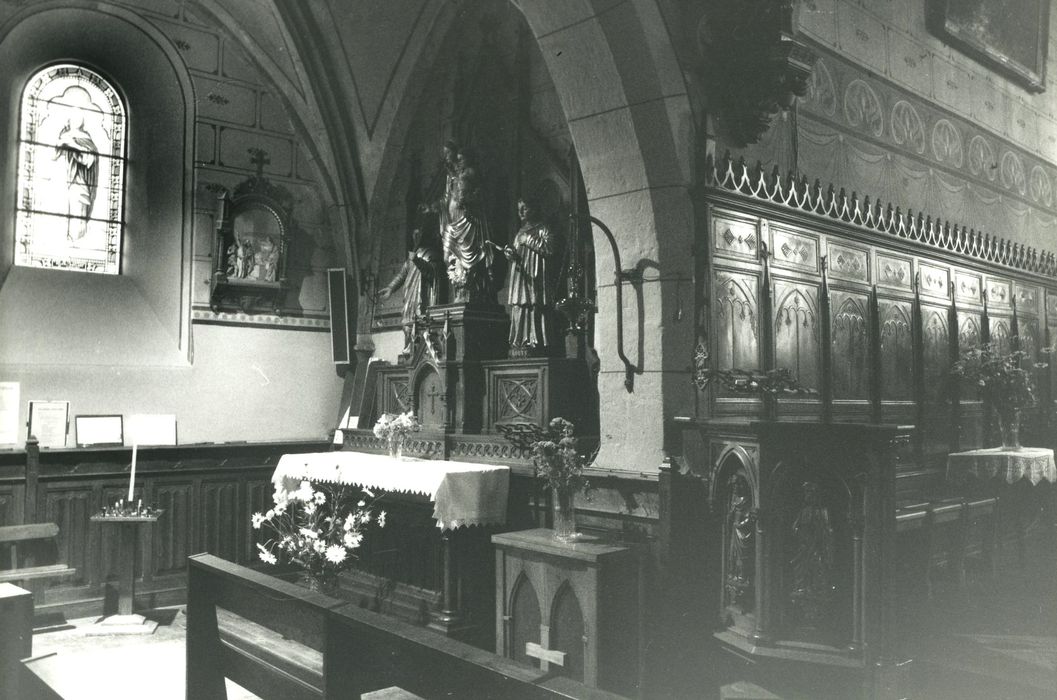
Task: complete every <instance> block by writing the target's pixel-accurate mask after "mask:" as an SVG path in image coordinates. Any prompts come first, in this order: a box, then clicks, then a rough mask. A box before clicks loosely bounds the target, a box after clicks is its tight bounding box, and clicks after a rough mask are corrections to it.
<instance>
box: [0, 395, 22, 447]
mask: <svg viewBox="0 0 1057 700" xmlns="http://www.w3.org/2000/svg"><path fill="white" fill-rule="evenodd" d="M20 388H21V386H20V385H19V383H18V382H0V445H17V444H18V407H19V403H18V395H19V391H20Z"/></svg>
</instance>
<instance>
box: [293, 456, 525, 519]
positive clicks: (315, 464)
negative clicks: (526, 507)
mask: <svg viewBox="0 0 1057 700" xmlns="http://www.w3.org/2000/svg"><path fill="white" fill-rule="evenodd" d="M306 478H307V479H311V480H314V481H326V482H330V483H341V484H350V485H355V486H366V487H367V488H370V489H376V490H379V491H386V492H390V493H413V494H421V495H424V496H427V497H429V500H430V501H432V502H433V518H434V519H435V520H436V521H437V526H438V527H440V528H441V529H442V530H453V529H455V528H457V527H464V526H469V525H503V524H505V523H506V504H507V492H508V491H509V489H510V467H501V466H495V465H492V464H474V463H471V462H451V461H447V460H434V459H409V458H403V459H395V458H393V457H389V456H388V455H379V454H368V453H366V452H352V451H338V452H308V453H304V454H285V455H283V456H282V457H280V458H279V464H277V465H276V467H275V472H274V473H273V474H272V483H274V484H275V485H276V487H279V486H282V487H283V488H285V489H286V490H287V491H295V490H297V488H298V486H299V485H300V483H301V480H302V479H306Z"/></svg>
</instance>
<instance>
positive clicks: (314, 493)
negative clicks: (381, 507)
mask: <svg viewBox="0 0 1057 700" xmlns="http://www.w3.org/2000/svg"><path fill="white" fill-rule="evenodd" d="M368 499H372V501H373V499H374V494H373V493H371V491H370V490H368V489H363V490H362V491H361V490H360V489H358V488H352V487H349V486H345V485H343V484H328V483H313V482H311V481H308V480H307V479H306V480H304V481H302V482H301V485H300V487H299V488H298V489H297V490H296V491H287V490H286V489H285V488H283V487H282V486H277V487H276V489H275V495H274V501H275V505H274V506H273V507H272V509H271V510H269V511H268V512H267V513H254V514H253V518H252V520H251V524H252V525H253V529H255V530H265V531H270V533H271V536H270V537H269V538H268V539H266V540H265V541H264V542H263V543H258V544H257V549H258V553H259V555H260V558H261V561H263V562H265V563H268V564H279V563H280V562H282V563H287V562H290V563H294V564H298V565H299V566H301V567H302V568H303V569H304V570H305V573H306V574H308V576H309V583H310V585H313V587H315V588H318V589H319V590H323V591H327V590H333V587H334V586H336V584H337V575H338V572H340V571H343V570H344V569H347V568H349V567H350V566H351V565H352V561H353V559H354V558H355V556H356V554H355V552H356V550H357V549H358V548H359V546H360V544H361V543H362V542H363V537H364V533H365V532H366V531H367V529H368V528H370V527H385V511H381V512H380V513H378V515H377V517H375V516H374V515H373V514H372V512H371V507H370V504H369V503H368Z"/></svg>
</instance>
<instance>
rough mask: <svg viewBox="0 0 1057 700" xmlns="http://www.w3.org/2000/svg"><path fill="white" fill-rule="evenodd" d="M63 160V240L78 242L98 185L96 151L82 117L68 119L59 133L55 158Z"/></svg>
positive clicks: (85, 228)
mask: <svg viewBox="0 0 1057 700" xmlns="http://www.w3.org/2000/svg"><path fill="white" fill-rule="evenodd" d="M60 156H61V157H63V158H65V159H66V168H67V173H66V182H67V189H66V197H67V199H66V213H67V215H68V216H69V217H70V218H68V219H67V220H66V239H67V240H70V241H78V240H80V239H82V238H84V236H85V234H86V233H88V217H89V215H90V214H91V213H92V205H93V204H95V193H96V190H97V189H98V185H99V151H98V149H97V148H96V145H95V141H93V140H92V137H91V136H90V135H89V134H88V132H87V131H85V128H84V117H78V118H76V119H74V118H71V119H68V120H67V121H66V126H64V127H63V128H62V131H60V132H59V142H58V144H56V146H55V156H54V158H55V159H57V158H59V157H60Z"/></svg>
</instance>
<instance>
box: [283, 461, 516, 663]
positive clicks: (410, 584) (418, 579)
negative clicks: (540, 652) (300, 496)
mask: <svg viewBox="0 0 1057 700" xmlns="http://www.w3.org/2000/svg"><path fill="white" fill-rule="evenodd" d="M303 479H309V480H311V481H316V482H327V483H339V484H348V485H350V486H358V487H361V488H366V489H370V490H371V491H374V492H375V493H376V494H377V495H378V496H379V497H380V500H379V502H378V504H377V505H378V508H379V510H385V511H386V512H387V514H388V515H387V523H386V526H385V528H383V529H381V530H380V531H378V532H377V533H376V534H375V535H372V537H369V538H366V539H365V540H364V543H363V545H362V546H361V548H360V549H359V550H358V551H357V562H356V566H355V569H354V570H353V571H351V572H347V574H348V575H347V576H345V578H344V580H343V583H344V585H345V586H346V588H348V589H352V590H353V591H354V594H357V595H359V597H360V600H359V602H360V603H361V605H366V606H368V607H371V608H373V609H375V610H379V611H382V612H389V613H392V614H394V615H395V616H397V617H402V618H403V619H407V620H409V621H413V622H417V623H420V624H428V625H429V627H431V628H432V629H435V630H437V631H439V632H441V633H443V634H445V635H447V636H450V637H456V638H459V639H462V640H463V641H468V642H471V643H476V644H478V645H480V646H483V647H485V648H487V647H488V646H489V644H490V643H491V642H493V629H492V625H493V623H492V619H491V616H492V612H493V610H494V602H493V597H492V596H493V595H494V591H493V587H494V573H495V572H494V551H493V550H492V547H491V539H490V538H491V535H492V534H494V533H496V532H499V531H502V529H504V526H505V525H506V522H507V496H508V492H509V487H510V468H509V467H506V466H499V465H490V464H478V463H470V462H457V461H448V460H425V459H411V458H402V459H397V458H394V457H390V456H388V455H380V454H370V453H365V452H354V451H348V450H344V451H336V452H314V453H306V454H285V455H283V456H282V457H281V458H280V459H279V462H278V464H277V465H276V467H275V471H274V472H273V474H272V482H273V484H274V485H275V487H276V489H285V490H287V491H293V490H296V489H297V488H298V486H299V485H300V483H301V481H302V480H303ZM426 508H428V512H427V510H426Z"/></svg>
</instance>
